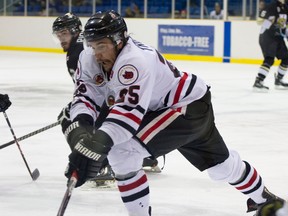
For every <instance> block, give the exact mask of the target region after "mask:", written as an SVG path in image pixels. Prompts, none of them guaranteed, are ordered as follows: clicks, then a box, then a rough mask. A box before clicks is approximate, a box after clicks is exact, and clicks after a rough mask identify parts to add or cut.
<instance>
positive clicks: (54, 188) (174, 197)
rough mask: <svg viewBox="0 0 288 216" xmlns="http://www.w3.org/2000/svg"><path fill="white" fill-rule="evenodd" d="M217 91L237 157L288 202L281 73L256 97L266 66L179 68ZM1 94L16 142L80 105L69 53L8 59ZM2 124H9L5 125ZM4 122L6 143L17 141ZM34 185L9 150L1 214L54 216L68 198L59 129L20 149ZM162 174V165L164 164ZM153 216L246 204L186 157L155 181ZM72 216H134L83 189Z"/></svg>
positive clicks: (221, 213) (0, 61)
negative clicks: (75, 101)
mask: <svg viewBox="0 0 288 216" xmlns="http://www.w3.org/2000/svg"><path fill="white" fill-rule="evenodd" d="M173 62H174V63H175V64H176V65H177V66H178V67H179V69H182V70H184V71H191V72H193V73H195V74H197V75H198V76H200V77H202V78H204V79H205V80H206V81H207V83H208V84H210V85H211V91H212V95H213V96H212V100H213V104H214V110H215V115H216V124H217V127H218V129H219V130H220V132H221V134H222V136H223V137H224V140H225V141H226V143H227V145H228V147H229V148H230V149H235V150H237V151H238V152H239V153H240V155H241V156H242V159H243V160H247V161H249V162H250V163H251V164H252V165H253V166H254V167H255V168H256V169H257V171H258V172H259V173H260V174H261V175H262V178H263V180H264V182H265V183H266V186H267V187H268V189H270V190H271V191H272V192H273V193H275V194H277V195H278V196H281V197H283V198H285V199H287V198H288V172H287V167H288V159H287V155H288V142H287V140H288V136H287V132H288V91H280V90H275V89H274V86H273V85H274V84H273V81H274V78H273V73H274V72H275V70H276V69H277V68H276V67H273V68H272V70H271V72H270V74H269V76H268V77H267V80H266V84H267V85H269V86H270V92H269V93H266V94H265V93H255V92H253V91H252V85H253V82H254V79H255V76H256V74H257V70H258V67H259V66H258V65H242V64H224V63H209V62H192V61H173ZM0 71H1V72H0V93H2V94H3V93H7V94H9V96H10V99H11V101H12V103H13V104H12V106H11V107H10V108H9V109H8V110H7V112H6V113H7V115H8V117H9V120H10V122H11V125H12V128H13V129H14V132H15V134H16V136H17V137H20V136H23V135H25V134H27V133H30V132H32V131H34V130H37V129H39V128H41V127H44V126H46V125H49V124H51V123H54V122H56V120H57V115H58V113H59V112H60V110H61V109H62V107H63V106H65V105H66V104H67V103H68V102H69V101H70V100H71V97H72V91H73V84H72V81H71V78H70V77H69V75H68V72H67V69H66V65H65V55H63V54H50V53H33V52H16V51H0ZM1 116H2V117H1ZM1 116H0V145H1V144H4V143H6V142H8V141H10V140H13V137H12V134H11V132H10V130H9V127H8V125H7V123H6V121H5V118H4V116H3V115H2V114H1ZM19 143H20V146H21V149H22V151H23V154H24V156H25V158H26V160H27V162H28V164H29V167H30V169H31V171H33V170H34V169H36V168H38V169H39V171H40V177H39V179H37V180H36V181H32V180H31V178H30V176H29V173H28V171H27V169H26V167H25V164H24V162H23V159H22V157H21V155H20V153H19V150H18V148H17V146H16V145H15V144H14V145H11V146H9V147H6V148H3V149H0V164H1V166H0V167H1V168H0V215H1V216H40V215H41V216H53V215H56V214H57V211H58V208H59V206H60V203H61V201H62V198H63V195H64V192H65V190H66V178H65V177H64V174H63V173H64V170H65V167H66V164H67V156H68V154H69V148H68V145H67V144H66V141H65V138H64V136H63V135H62V132H61V128H60V126H57V127H54V128H52V129H50V130H47V131H45V132H42V133H39V134H37V135H35V136H32V137H30V138H28V139H25V140H23V141H20V142H19ZM159 163H160V166H161V165H162V164H163V160H162V158H159ZM148 178H149V182H150V191H151V204H152V207H153V216H191V215H193V216H208V215H209V216H243V215H253V214H252V213H249V214H247V213H246V199H247V197H246V196H245V195H243V194H241V193H240V192H238V191H237V190H236V189H235V188H233V187H231V186H229V185H228V184H225V183H218V182H213V181H211V180H210V179H209V177H208V175H207V173H206V172H203V173H201V172H199V171H198V170H197V169H196V168H194V167H193V166H191V165H190V164H189V163H188V162H187V161H186V160H185V159H184V158H183V157H182V156H181V155H180V154H179V153H178V152H177V151H174V152H172V153H170V154H168V155H166V164H165V168H164V170H163V171H162V173H160V174H153V175H151V174H149V175H148ZM65 215H66V216H80V215H89V216H90V215H91V216H92V215H95V216H114V215H119V216H125V215H127V214H126V210H125V208H124V206H123V204H122V202H121V199H120V196H119V193H118V191H117V190H116V189H113V190H99V189H98V190H97V189H89V188H88V189H87V188H76V189H75V190H74V191H73V194H72V197H71V200H70V202H69V204H68V207H67V210H66V214H65Z"/></svg>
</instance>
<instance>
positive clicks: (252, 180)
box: [236, 169, 258, 190]
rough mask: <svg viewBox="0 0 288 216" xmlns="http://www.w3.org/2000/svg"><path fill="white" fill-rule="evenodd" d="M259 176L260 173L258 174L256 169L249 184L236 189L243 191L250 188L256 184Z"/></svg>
mask: <svg viewBox="0 0 288 216" xmlns="http://www.w3.org/2000/svg"><path fill="white" fill-rule="evenodd" d="M257 176H258V173H257V171H256V170H255V169H254V173H253V175H252V177H251V179H250V180H249V182H248V183H247V184H245V185H243V186H241V187H236V189H238V190H243V189H246V188H248V187H250V186H251V185H252V184H253V183H254V182H255V180H256V178H257Z"/></svg>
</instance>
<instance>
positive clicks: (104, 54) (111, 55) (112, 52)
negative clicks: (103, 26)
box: [88, 38, 122, 73]
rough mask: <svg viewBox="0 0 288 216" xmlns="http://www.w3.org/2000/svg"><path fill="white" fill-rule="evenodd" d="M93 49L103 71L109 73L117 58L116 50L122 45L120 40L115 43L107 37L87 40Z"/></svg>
mask: <svg viewBox="0 0 288 216" xmlns="http://www.w3.org/2000/svg"><path fill="white" fill-rule="evenodd" d="M88 46H90V47H91V48H92V49H93V51H94V55H95V58H96V60H97V62H98V63H99V64H100V65H102V67H103V69H104V71H105V72H108V73H110V72H111V70H112V68H113V65H114V63H115V61H116V58H117V50H119V49H120V48H121V46H122V42H121V43H119V44H118V45H116V46H115V44H114V43H113V42H112V41H111V40H110V39H108V38H104V39H101V40H98V41H92V42H88Z"/></svg>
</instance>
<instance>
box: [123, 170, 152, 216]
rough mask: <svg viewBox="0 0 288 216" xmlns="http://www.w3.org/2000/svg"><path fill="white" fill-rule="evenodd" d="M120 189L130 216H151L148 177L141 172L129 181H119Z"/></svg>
mask: <svg viewBox="0 0 288 216" xmlns="http://www.w3.org/2000/svg"><path fill="white" fill-rule="evenodd" d="M117 184H118V189H119V191H120V195H121V198H122V201H123V203H124V204H125V206H126V208H127V210H128V212H129V216H134V215H135V216H136V215H137V216H149V185H148V181H147V176H146V174H145V172H144V171H143V170H140V171H139V172H138V173H137V175H136V176H134V177H132V178H130V179H127V180H117Z"/></svg>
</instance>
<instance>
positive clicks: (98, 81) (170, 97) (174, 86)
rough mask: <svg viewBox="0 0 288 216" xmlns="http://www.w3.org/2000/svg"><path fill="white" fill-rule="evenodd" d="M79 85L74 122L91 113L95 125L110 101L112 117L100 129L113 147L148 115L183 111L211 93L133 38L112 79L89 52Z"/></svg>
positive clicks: (82, 62) (81, 60) (83, 58)
mask: <svg viewBox="0 0 288 216" xmlns="http://www.w3.org/2000/svg"><path fill="white" fill-rule="evenodd" d="M75 79H76V89H75V93H74V100H73V103H72V108H71V110H70V115H71V119H72V120H73V119H74V118H75V117H76V116H77V115H79V114H81V113H86V114H89V115H91V116H92V117H93V119H94V120H96V119H97V117H98V116H99V111H100V107H101V105H102V103H103V102H104V101H106V103H107V105H108V106H109V107H110V112H109V114H108V116H107V118H106V120H105V122H104V123H103V124H102V126H101V127H100V128H99V129H100V130H103V131H105V132H106V133H107V134H108V135H109V136H110V137H111V138H112V140H113V142H114V144H117V143H123V142H125V141H127V140H129V139H131V138H132V136H134V135H135V134H136V131H137V129H138V128H139V126H140V124H141V120H142V119H143V116H144V115H145V113H147V112H150V111H156V110H159V109H163V108H167V107H171V108H172V109H177V108H180V107H182V106H185V105H187V104H189V103H191V102H193V101H195V100H197V99H199V98H201V97H202V96H203V95H204V94H205V93H206V91H207V85H206V84H205V83H204V81H203V80H201V79H200V78H198V77H197V76H195V75H194V74H191V73H186V72H180V71H178V69H177V68H176V67H174V66H173V64H171V63H170V62H168V61H167V60H166V59H164V58H163V56H162V55H161V54H160V53H159V52H158V51H157V50H155V49H154V48H152V47H149V46H146V45H144V44H142V43H140V42H138V41H135V40H133V39H132V38H129V40H128V42H127V44H126V45H125V46H124V48H123V49H122V51H121V52H120V54H119V55H118V57H117V59H116V61H115V64H114V66H113V68H112V71H111V74H110V77H107V76H106V73H105V72H103V70H102V69H101V65H99V64H98V63H97V61H96V58H95V56H94V55H92V54H89V52H87V50H84V51H83V52H82V53H81V54H80V57H79V63H78V69H77V71H76V77H75Z"/></svg>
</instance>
